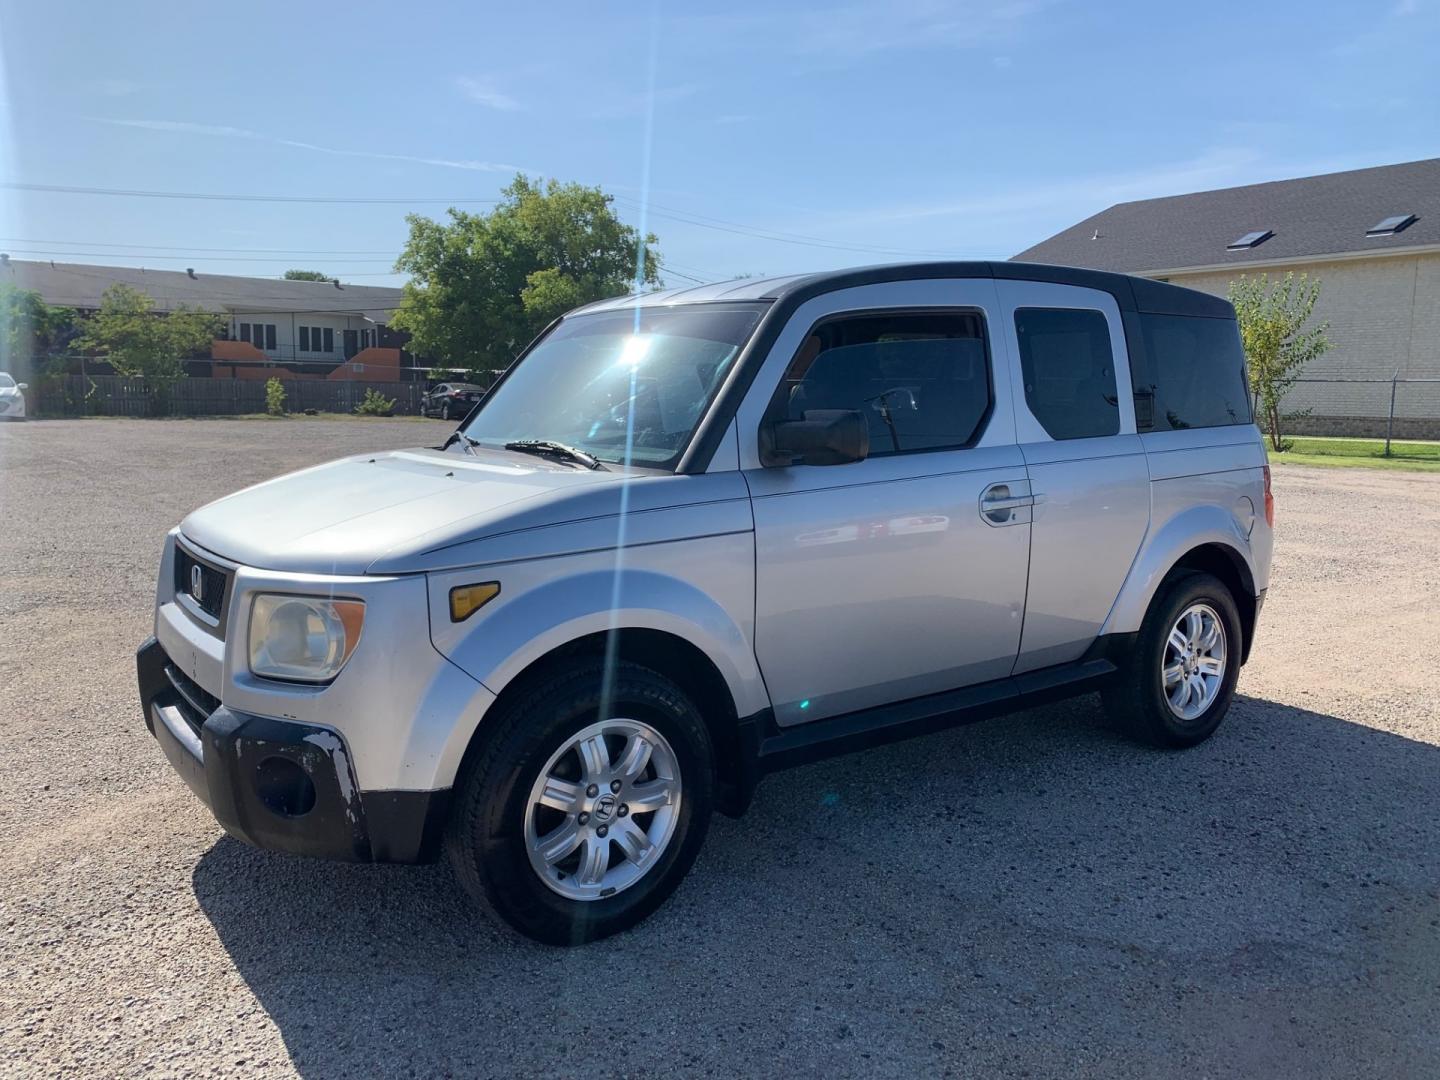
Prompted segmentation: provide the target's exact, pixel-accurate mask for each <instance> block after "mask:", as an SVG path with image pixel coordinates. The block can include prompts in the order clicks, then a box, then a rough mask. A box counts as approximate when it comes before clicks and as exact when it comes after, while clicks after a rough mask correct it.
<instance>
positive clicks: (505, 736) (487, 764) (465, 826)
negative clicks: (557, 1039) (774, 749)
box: [445, 657, 714, 945]
mask: <svg viewBox="0 0 1440 1080" xmlns="http://www.w3.org/2000/svg"><path fill="white" fill-rule="evenodd" d="M604 682H605V680H604V665H603V663H602V661H601V660H600V659H599V658H588V657H577V658H574V659H572V660H569V661H567V662H565V664H564V665H563V666H560V667H556V668H551V669H549V670H548V671H546V672H545V675H544V678H542V679H537V680H536V681H535V682H534V683H532V684H530V685H529V686H528V687H527V688H526V689H525V690H522V691H520V692H519V693H518V694H516V695H515V696H513V697H511V698H510V700H509V702H508V703H507V704H505V705H503V706H502V708H501V711H500V712H499V713H497V714H493V715H490V716H487V717H486V718H485V720H484V723H483V727H482V729H481V732H480V735H479V737H481V738H483V742H481V743H480V744H478V745H477V746H476V747H474V748H472V751H471V752H470V754H469V755H467V760H466V764H465V767H464V768H463V769H462V772H461V776H460V777H459V779H458V780H457V783H456V802H455V805H454V807H453V808H452V811H451V815H450V820H449V822H448V825H447V830H446V837H445V848H446V854H447V855H448V857H449V859H450V863H451V865H452V866H453V867H454V869H455V874H456V876H457V878H458V879H459V881H460V884H461V886H462V887H463V888H464V889H465V891H466V892H467V893H469V894H470V896H471V897H472V898H473V899H474V900H475V901H476V902H477V903H478V904H479V905H480V906H481V907H482V908H484V909H486V910H487V911H489V912H490V913H491V914H493V915H495V916H497V917H498V918H499V919H500V920H501V921H502V922H504V923H506V924H508V925H509V926H510V927H511V928H512V929H514V930H515V931H517V932H519V933H520V934H523V935H525V936H526V937H529V938H533V939H534V940H536V941H540V942H544V943H546V944H551V945H579V944H583V943H584V942H587V941H595V940H597V939H599V938H603V937H608V936H609V935H611V934H615V933H619V932H620V931H622V930H627V929H629V928H630V927H632V926H634V925H635V924H636V923H638V922H640V921H641V920H642V919H644V918H645V917H646V916H648V915H649V914H650V913H651V912H653V911H654V910H655V909H656V908H658V907H659V906H660V905H661V904H662V903H664V902H665V900H666V899H667V898H668V897H669V896H670V894H671V893H672V892H674V891H675V889H676V887H677V886H679V884H680V882H681V880H682V879H683V878H684V877H685V874H686V873H687V872H688V871H689V869H690V866H691V864H692V863H694V861H695V856H696V855H697V854H698V852H699V850H700V846H701V844H702V843H703V842H704V840H705V833H706V831H707V830H708V828H709V823H710V810H711V805H712V802H713V798H714V765H713V756H712V753H711V748H710V737H709V732H708V731H707V729H706V727H705V722H704V720H703V718H702V717H701V715H700V712H699V710H698V709H696V707H695V705H694V704H693V703H692V702H691V701H690V700H689V699H688V698H687V697H686V696H685V694H684V693H683V692H682V691H681V690H680V689H679V687H677V686H676V685H675V684H674V683H672V682H671V681H670V680H669V679H666V678H665V677H664V676H662V675H660V674H659V673H657V672H655V671H651V670H650V669H648V668H644V667H641V666H639V665H637V664H632V663H627V662H623V661H622V662H620V663H619V664H617V665H616V668H615V672H614V678H613V683H612V686H611V688H610V691H611V705H610V707H609V708H608V709H607V710H606V715H605V716H603V717H602V716H601V712H600V701H601V692H602V686H603V685H604ZM602 725H604V726H605V728H606V730H605V731H603V732H601V736H602V737H601V739H600V742H601V744H602V745H606V746H608V767H609V768H610V770H611V771H610V772H608V773H606V772H604V771H603V770H599V769H597V768H596V766H597V765H598V764H599V759H598V758H597V757H596V756H595V753H594V751H593V747H594V745H595V744H594V735H593V732H594V729H596V728H599V727H601V726H602ZM625 725H629V727H624V726H625ZM622 728H623V730H621V729H622ZM587 731H591V732H592V735H591V737H590V739H588V740H587V741H586V743H585V746H586V747H588V748H592V749H591V752H590V755H589V758H588V761H589V764H588V765H587V757H586V756H585V754H584V752H583V751H582V750H581V749H579V748H577V747H573V746H572V743H573V741H574V740H576V739H577V738H578V737H580V736H581V735H583V734H584V733H586V732H587ZM645 732H648V733H649V734H650V735H651V737H657V736H658V739H657V741H656V743H655V744H654V747H653V750H652V752H651V753H650V754H649V755H648V757H647V761H648V764H646V765H645V766H644V767H643V769H641V770H640V771H638V772H636V773H635V775H634V776H633V777H630V778H629V779H628V780H627V781H622V780H619V779H618V772H619V771H623V768H622V767H623V766H626V765H627V760H628V761H630V762H631V764H632V765H633V760H634V759H627V758H626V754H627V752H628V751H630V750H631V749H632V747H634V746H636V744H635V743H634V742H632V741H631V740H632V739H633V738H634V737H635V736H636V735H640V736H641V737H642V738H643V736H644V734H645ZM557 757H558V761H557ZM587 770H590V771H587ZM542 773H543V774H544V775H545V776H546V777H548V778H549V779H547V780H545V781H544V782H543V783H542V780H541V778H542ZM667 773H669V774H670V776H671V779H670V780H669V781H667V780H666V779H665V777H666V774H667ZM605 776H614V777H616V779H615V780H614V781H613V782H614V783H615V784H617V785H618V790H616V792H615V794H614V796H613V798H611V799H610V804H611V805H610V806H609V808H608V809H607V808H606V807H605V806H604V802H605V787H607V786H609V785H607V784H605V783H604V778H605ZM596 779H598V780H599V781H600V783H598V784H595V785H594V786H590V785H589V784H587V781H592V780H596ZM557 783H558V784H559V785H564V784H566V783H569V784H570V785H571V788H569V789H566V788H563V787H561V788H560V789H559V794H560V798H559V800H558V802H559V803H560V804H561V805H564V806H566V807H569V809H567V810H565V811H562V810H561V809H559V807H558V806H551V805H542V804H540V803H539V802H538V801H536V799H535V795H536V792H537V791H542V790H543V794H544V796H545V797H546V799H547V800H549V799H551V798H552V796H553V793H554V792H555V790H556V789H555V788H552V786H551V785H554V784H557ZM627 783H628V786H626V785H627ZM667 783H668V784H671V785H672V786H671V787H669V788H668V789H667V786H666V785H667ZM597 789H598V791H597ZM632 791H633V792H635V794H634V795H633V796H632V795H630V792H632ZM627 798H634V799H635V800H636V801H637V802H638V801H640V800H645V801H646V802H647V803H651V804H653V805H655V806H656V809H654V810H651V811H640V810H636V811H634V813H633V814H632V813H630V812H629V804H628V803H627V802H626V801H625V800H626V799H627ZM662 798H663V800H664V801H663V802H662V801H661V800H662ZM572 799H573V800H574V801H571V800H572ZM604 821H608V822H609V825H608V829H609V830H610V831H609V832H608V834H607V832H606V828H607V827H606V826H604V825H603V824H602V822H604ZM626 821H628V822H629V824H628V825H626V824H624V822H626ZM567 830H568V831H567ZM637 830H638V831H639V832H640V833H646V832H648V834H649V835H648V837H647V839H646V841H644V843H648V844H649V845H650V846H649V850H648V851H647V852H644V853H642V854H641V855H640V856H638V857H637V856H635V854H634V850H635V849H636V848H641V847H643V844H642V843H641V842H640V841H638V840H637V839H636V833H637ZM572 833H574V834H577V835H579V836H581V837H582V840H581V841H580V843H579V846H577V847H573V848H572V847H567V841H568V839H569V838H570V836H571V834H572ZM554 837H559V838H560V839H559V840H553V839H550V838H554ZM601 837H604V838H603V839H601ZM547 839H549V840H550V843H551V844H552V848H551V850H550V851H549V852H546V851H543V850H542V849H543V847H544V843H545V841H546V840H547ZM562 849H563V850H565V854H564V855H563V856H560V857H558V858H554V859H551V858H550V857H549V856H550V855H551V854H553V853H554V852H557V851H560V850H562ZM597 850H603V851H604V852H605V854H604V855H603V856H593V857H592V855H591V853H592V852H594V851H597ZM627 851H628V852H631V853H630V854H627ZM600 859H603V860H604V865H601V863H600V861H599V860H600ZM587 860H588V861H589V866H588V868H587ZM542 868H543V869H542ZM597 870H598V872H599V874H600V876H599V877H598V878H597V877H596V871H597ZM627 878H629V879H630V880H627ZM567 890H568V891H567ZM582 892H583V893H584V896H580V895H578V894H580V893H582Z"/></svg>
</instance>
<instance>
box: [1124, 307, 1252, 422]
mask: <svg viewBox="0 0 1440 1080" xmlns="http://www.w3.org/2000/svg"><path fill="white" fill-rule="evenodd" d="M1140 327H1141V333H1142V334H1143V336H1144V339H1145V356H1144V359H1143V362H1142V364H1140V365H1139V366H1142V367H1143V368H1145V369H1146V370H1144V371H1140V372H1133V373H1134V375H1135V413H1136V417H1137V418H1138V419H1139V420H1140V421H1141V428H1142V430H1144V427H1145V426H1144V423H1143V421H1144V420H1145V418H1146V416H1147V414H1148V416H1149V419H1150V424H1149V430H1152V431H1178V430H1181V429H1184V428H1198V427H1228V426H1230V425H1233V424H1248V423H1250V420H1251V416H1250V391H1249V385H1248V382H1247V380H1246V378H1245V350H1244V349H1243V348H1242V347H1241V345H1240V329H1239V327H1238V326H1237V325H1236V324H1235V323H1234V321H1232V320H1230V319H1201V318H1195V317H1194V316H1189V315H1147V314H1143V313H1142V314H1141V315H1140ZM1147 398H1148V400H1147Z"/></svg>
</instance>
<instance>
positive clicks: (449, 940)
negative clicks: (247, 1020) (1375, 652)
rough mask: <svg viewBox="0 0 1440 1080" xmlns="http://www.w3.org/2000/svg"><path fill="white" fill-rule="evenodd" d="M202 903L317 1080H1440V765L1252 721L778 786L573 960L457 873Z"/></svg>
mask: <svg viewBox="0 0 1440 1080" xmlns="http://www.w3.org/2000/svg"><path fill="white" fill-rule="evenodd" d="M194 887H195V892H196V895H197V897H198V899H199V902H200V905H201V907H202V908H203V910H204V912H205V913H206V915H207V916H208V917H209V919H210V921H211V923H212V924H213V925H214V927H215V930H216V932H217V934H218V935H219V938H220V941H221V942H222V943H223V945H224V947H225V949H226V950H227V951H228V953H229V955H230V957H231V959H232V960H233V961H234V963H235V965H236V967H237V969H238V971H239V973H240V974H241V976H243V978H244V979H245V981H246V982H247V984H248V985H249V986H250V988H251V989H252V990H253V991H254V993H255V995H256V997H257V998H258V999H259V1001H260V1003H261V1005H262V1006H263V1007H264V1008H265V1010H266V1011H267V1012H268V1014H269V1016H270V1017H271V1018H272V1019H273V1021H274V1022H275V1024H276V1025H277V1027H278V1028H279V1030H280V1033H281V1034H282V1036H283V1038H284V1040H285V1043H286V1047H287V1049H288V1051H289V1053H290V1055H291V1057H292V1060H293V1063H294V1065H295V1067H296V1068H297V1070H298V1071H299V1072H301V1073H302V1074H304V1075H307V1076H316V1077H322V1076H341V1075H353V1074H365V1075H375V1074H397V1073H398V1074H406V1075H436V1074H456V1075H497V1076H514V1075H526V1076H529V1075H537V1074H538V1075H580V1074H589V1075H612V1074H626V1075H669V1074H675V1073H684V1074H706V1073H713V1074H717V1075H725V1076H733V1075H753V1074H760V1075H784V1074H795V1073H799V1074H816V1073H826V1074H830V1075H848V1074H859V1073H863V1074H867V1075H896V1076H916V1075H941V1074H944V1073H946V1072H947V1071H953V1072H956V1073H966V1074H971V1073H987V1072H994V1071H1012V1072H1018V1071H1029V1072H1030V1073H1032V1074H1035V1075H1043V1074H1055V1073H1064V1074H1066V1075H1074V1074H1097V1073H1099V1074H1105V1075H1166V1074H1168V1075H1174V1074H1176V1073H1192V1072H1203V1073H1206V1074H1211V1075H1214V1074H1217V1073H1218V1074H1222V1075H1223V1074H1236V1073H1239V1074H1256V1073H1263V1074H1267V1075H1268V1074H1294V1075H1305V1076H1327V1075H1334V1076H1341V1075H1343V1076H1353V1075H1360V1074H1371V1075H1373V1074H1377V1073H1379V1074H1387V1075H1401V1074H1407V1073H1415V1074H1420V1073H1423V1072H1425V1071H1427V1070H1428V1069H1430V1068H1431V1067H1433V1065H1434V1062H1435V1060H1437V1057H1436V1055H1437V1053H1440V930H1437V926H1440V754H1437V748H1436V747H1434V746H1432V745H1430V744H1427V743H1421V742H1416V741H1413V740H1409V739H1406V738H1403V737H1400V736H1396V735H1392V734H1389V733H1386V732H1382V731H1377V730H1375V729H1372V728H1368V727H1365V726H1362V725H1359V724H1355V723H1351V722H1349V721H1346V720H1343V719H1339V718H1337V717H1334V716H1327V715H1324V714H1321V713H1316V712H1309V711H1306V710H1303V709H1298V708H1293V707H1288V706H1283V705H1279V704H1275V703H1272V702H1268V701H1264V700H1259V699H1255V698H1244V697H1242V698H1239V699H1237V701H1236V703H1235V706H1234V709H1233V711H1232V713H1231V716H1230V718H1229V719H1228V720H1227V722H1226V724H1225V726H1224V727H1223V728H1222V729H1221V732H1220V733H1219V734H1218V735H1217V736H1216V737H1215V738H1214V739H1213V740H1211V741H1210V742H1209V743H1207V744H1206V745H1204V746H1202V747H1198V748H1196V749H1194V750H1191V751H1188V752H1185V753H1176V754H1172V753H1164V752H1160V751H1154V750H1148V749H1145V748H1141V747H1137V746H1134V745H1132V744H1130V743H1128V742H1126V741H1124V740H1122V739H1120V738H1119V737H1117V736H1116V735H1115V734H1113V733H1112V732H1111V731H1110V730H1109V729H1108V728H1107V727H1106V726H1105V724H1104V722H1103V720H1102V718H1101V715H1100V710H1099V708H1098V704H1097V703H1096V702H1095V701H1094V699H1089V698H1086V699H1079V700H1077V701H1074V702H1067V703H1063V704H1061V705H1057V706H1053V707H1049V708H1044V709H1037V710H1032V711H1030V712H1027V713H1024V714H1020V715H1018V716H1016V717H1012V718H1009V719H1005V720H997V721H991V722H989V723H988V724H983V725H978V726H975V727H972V728H965V729H960V730H957V731H953V732H948V733H945V734H942V735H936V736H932V737H930V738H926V739H920V740H916V741H912V742H908V743H903V744H898V745H895V746H891V747H887V748H884V749H882V750H878V751H873V752H870V753H867V754H864V755H858V756H851V757H847V758H843V759H837V760H835V761H831V762H825V763H820V764H817V765H813V766H809V767H807V768H805V769H802V770H798V771H796V772H793V773H788V774H784V775H781V776H777V777H772V778H770V779H769V780H767V781H766V782H765V783H764V784H763V785H762V788H761V791H760V794H759V797H758V798H757V801H756V804H755V806H754V808H753V809H752V811H751V812H750V814H749V815H747V816H746V817H745V818H744V819H743V820H741V821H738V822H737V821H730V820H728V819H724V818H719V817H717V818H716V819H715V821H714V824H713V826H712V829H711V833H710V837H709V840H708V842H707V845H706V848H705V850H704V851H703V852H702V854H701V857H700V860H699V862H698V863H697V865H696V867H695V869H694V871H693V873H692V874H691V876H690V878H689V879H688V881H687V882H686V883H685V884H684V885H683V886H682V888H681V890H680V892H679V893H678V894H677V895H676V896H675V897H674V898H673V899H672V901H671V902H670V903H669V904H667V905H666V907H664V908H663V909H662V910H661V911H660V912H659V913H658V914H657V915H656V916H655V917H653V918H652V919H651V920H650V921H649V922H647V923H645V924H644V925H642V926H641V927H639V928H637V929H636V930H634V931H632V932H630V933H628V934H624V935H621V936H619V937H617V938H612V939H609V940H607V941H605V942H601V943H598V944H596V945H592V946H588V947H585V948H580V949H571V950H563V949H553V948H546V947H541V946H537V945H532V944H530V943H528V942H525V941H520V940H517V939H515V938H514V937H512V936H510V935H509V934H508V933H506V932H504V931H502V930H501V929H499V928H498V927H496V926H495V925H493V924H492V923H490V922H489V921H487V920H486V919H485V918H484V917H482V916H480V915H478V914H476V913H475V912H474V911H473V910H472V908H471V907H470V906H469V904H468V902H467V901H466V900H465V899H464V898H463V897H462V896H461V895H460V894H459V892H458V889H457V888H456V887H455V886H454V885H453V884H452V881H451V878H450V875H449V872H448V868H446V867H445V866H444V865H440V866H435V867H422V868H406V867H360V866H345V865H338V864H329V863H323V862H316V861H310V860H302V859H297V858H291V857H286V856H281V855H273V854H268V853H263V852H258V851H253V850H251V849H249V848H246V847H245V846H243V845H241V844H239V843H237V842H235V841H233V840H230V839H228V838H226V839H224V840H221V841H220V842H219V843H217V844H216V845H215V846H214V847H213V848H212V849H211V850H210V851H208V852H207V853H206V854H205V855H204V856H203V857H202V859H201V860H200V862H199V864H198V865H197V866H196V868H195V871H194Z"/></svg>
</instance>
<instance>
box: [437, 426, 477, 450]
mask: <svg viewBox="0 0 1440 1080" xmlns="http://www.w3.org/2000/svg"><path fill="white" fill-rule="evenodd" d="M453 442H458V443H459V444H460V449H462V450H464V451H465V452H466V453H467V454H469V455H470V456H471V457H479V456H480V455H478V454H477V453H475V447H477V446H479V445H480V441H479V440H478V439H472V438H471V437H470V436H469V435H466V434H465V433H464V432H463V431H460V430H458V429H457V430H455V431H452V432H451V433H450V437H449V438H448V439H446V440H445V442H444V443H443V444H442V445H441V447H440V449H441V450H448V449H449V448H450V444H451V443H453Z"/></svg>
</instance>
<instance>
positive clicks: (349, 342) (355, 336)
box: [344, 330, 360, 360]
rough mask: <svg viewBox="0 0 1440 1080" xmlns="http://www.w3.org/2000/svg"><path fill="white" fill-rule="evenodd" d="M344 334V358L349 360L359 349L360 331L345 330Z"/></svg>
mask: <svg viewBox="0 0 1440 1080" xmlns="http://www.w3.org/2000/svg"><path fill="white" fill-rule="evenodd" d="M344 334H345V359H346V360H349V359H350V358H352V357H353V356H354V355H355V354H356V353H358V352H359V351H360V333H359V331H356V330H346V331H344Z"/></svg>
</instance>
